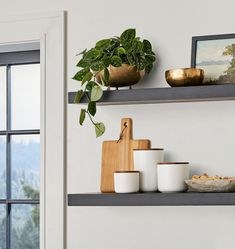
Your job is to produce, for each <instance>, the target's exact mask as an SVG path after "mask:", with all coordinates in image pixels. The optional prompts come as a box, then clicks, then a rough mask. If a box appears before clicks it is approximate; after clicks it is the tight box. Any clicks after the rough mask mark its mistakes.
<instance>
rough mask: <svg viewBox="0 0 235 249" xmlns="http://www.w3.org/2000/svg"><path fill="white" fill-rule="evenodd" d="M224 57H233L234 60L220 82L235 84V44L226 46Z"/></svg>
mask: <svg viewBox="0 0 235 249" xmlns="http://www.w3.org/2000/svg"><path fill="white" fill-rule="evenodd" d="M223 55H224V56H231V57H232V59H231V61H230V63H229V67H228V69H227V70H226V71H225V72H224V74H223V75H221V76H220V77H219V80H218V81H221V82H224V83H226V82H235V44H231V45H228V46H226V48H225V50H224V52H223Z"/></svg>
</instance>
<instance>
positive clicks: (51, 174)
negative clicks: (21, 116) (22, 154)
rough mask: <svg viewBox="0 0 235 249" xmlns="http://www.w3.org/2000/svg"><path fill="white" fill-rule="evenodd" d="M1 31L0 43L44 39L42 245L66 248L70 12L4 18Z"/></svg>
mask: <svg viewBox="0 0 235 249" xmlns="http://www.w3.org/2000/svg"><path fill="white" fill-rule="evenodd" d="M0 33H1V36H0V44H7V43H8V44H9V43H20V42H32V41H39V42H40V57H41V58H40V66H41V93H40V94H41V99H40V100H41V113H40V115H41V116H40V118H41V121H40V133H41V135H40V139H41V140H40V144H41V174H40V181H41V188H40V249H65V248H66V200H67V198H66V168H65V165H66V153H65V152H66V148H65V146H66V103H67V94H66V93H67V90H66V84H65V82H66V73H65V12H62V11H61V12H50V13H43V14H41V13H40V14H26V15H23V16H12V17H9V16H8V17H0ZM29 104H30V103H29Z"/></svg>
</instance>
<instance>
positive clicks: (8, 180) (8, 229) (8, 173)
mask: <svg viewBox="0 0 235 249" xmlns="http://www.w3.org/2000/svg"><path fill="white" fill-rule="evenodd" d="M6 78H7V80H6V82H7V96H6V97H7V98H6V99H7V119H6V121H7V124H6V142H7V144H6V167H7V169H6V184H7V186H6V192H7V193H6V197H7V204H6V205H7V207H6V208H7V222H6V249H10V248H11V203H8V200H10V199H11V137H10V134H9V131H10V130H11V66H10V65H7V75H6Z"/></svg>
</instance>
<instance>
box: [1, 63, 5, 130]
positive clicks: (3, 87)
mask: <svg viewBox="0 0 235 249" xmlns="http://www.w3.org/2000/svg"><path fill="white" fill-rule="evenodd" d="M0 130H6V67H0Z"/></svg>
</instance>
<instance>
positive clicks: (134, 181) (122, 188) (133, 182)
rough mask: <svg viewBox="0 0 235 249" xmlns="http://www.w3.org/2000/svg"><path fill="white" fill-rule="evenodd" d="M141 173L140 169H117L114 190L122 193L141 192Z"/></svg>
mask: <svg viewBox="0 0 235 249" xmlns="http://www.w3.org/2000/svg"><path fill="white" fill-rule="evenodd" d="M139 175H140V173H139V171H116V172H115V173H114V191H115V192H116V193H120V194H124V193H136V192H139V178H140V177H139Z"/></svg>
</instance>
